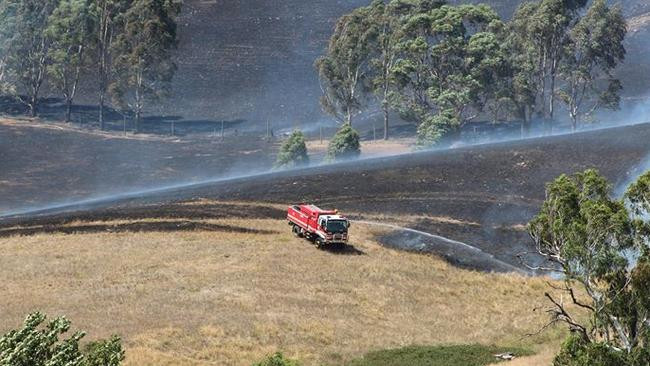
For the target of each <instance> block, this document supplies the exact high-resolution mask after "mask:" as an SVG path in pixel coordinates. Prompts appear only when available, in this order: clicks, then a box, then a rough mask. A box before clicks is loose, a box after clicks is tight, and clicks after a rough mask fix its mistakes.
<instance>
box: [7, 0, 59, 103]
mask: <svg viewBox="0 0 650 366" xmlns="http://www.w3.org/2000/svg"><path fill="white" fill-rule="evenodd" d="M57 4H58V1H57V0H6V1H3V2H2V5H1V6H2V8H1V10H2V11H0V24H2V25H1V26H0V27H1V28H2V29H1V30H0V35H2V36H3V37H4V39H3V40H2V41H0V43H2V45H3V48H4V50H5V51H6V52H7V53H6V54H4V55H3V57H6V59H5V60H4V62H5V63H6V65H7V66H6V67H7V68H8V69H9V74H10V75H11V80H10V81H7V82H9V83H11V84H12V87H11V88H10V89H11V90H13V91H14V92H15V93H16V97H17V98H18V100H20V101H21V102H22V103H24V104H25V105H27V106H28V107H29V110H30V114H31V115H32V116H35V115H36V108H37V103H38V97H39V94H40V92H41V87H42V86H43V83H44V82H45V76H46V69H47V66H48V64H49V63H50V58H49V55H48V54H49V48H50V46H51V43H52V41H51V39H50V38H49V37H48V35H47V33H46V31H45V30H46V28H47V26H48V19H49V16H50V14H52V12H53V11H54V9H55V8H56V7H57Z"/></svg>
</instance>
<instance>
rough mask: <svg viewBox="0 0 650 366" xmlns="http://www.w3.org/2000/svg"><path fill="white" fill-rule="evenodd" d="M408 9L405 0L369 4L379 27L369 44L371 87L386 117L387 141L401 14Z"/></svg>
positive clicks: (385, 130)
mask: <svg viewBox="0 0 650 366" xmlns="http://www.w3.org/2000/svg"><path fill="white" fill-rule="evenodd" d="M404 11H405V6H404V3H403V2H391V3H389V4H388V5H386V4H384V1H382V0H375V1H373V2H372V4H371V5H370V16H371V22H372V24H374V26H375V27H376V36H375V37H373V42H371V44H370V54H371V57H372V58H371V60H370V70H371V71H370V72H369V74H370V78H371V81H370V87H371V89H372V91H373V93H374V94H375V96H376V97H377V100H378V102H379V104H380V106H381V111H382V114H383V118H384V140H388V126H389V121H388V119H389V115H390V110H391V104H394V103H392V102H391V100H392V99H394V96H393V89H394V84H395V82H394V79H393V67H395V64H396V63H397V60H398V59H399V54H400V53H399V47H398V43H399V42H398V41H399V28H400V27H401V24H400V22H401V15H402V12H404Z"/></svg>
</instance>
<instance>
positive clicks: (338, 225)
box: [327, 220, 348, 233]
mask: <svg viewBox="0 0 650 366" xmlns="http://www.w3.org/2000/svg"><path fill="white" fill-rule="evenodd" d="M346 231H348V223H347V221H343V220H328V221H327V232H328V233H344V232H346Z"/></svg>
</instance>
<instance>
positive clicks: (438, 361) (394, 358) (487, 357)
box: [346, 344, 530, 366]
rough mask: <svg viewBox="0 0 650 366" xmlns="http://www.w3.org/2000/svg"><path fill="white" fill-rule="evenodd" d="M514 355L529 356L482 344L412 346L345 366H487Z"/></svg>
mask: <svg viewBox="0 0 650 366" xmlns="http://www.w3.org/2000/svg"><path fill="white" fill-rule="evenodd" d="M505 352H512V353H514V354H515V355H516V356H517V357H520V356H525V355H529V354H530V352H529V351H527V350H522V349H518V348H503V347H495V346H483V345H479V344H469V345H452V346H410V347H405V348H399V349H390V350H383V351H376V352H371V353H368V354H367V355H365V356H364V357H363V358H362V359H358V360H353V361H351V362H349V363H347V364H346V366H402V365H404V366H485V365H491V364H494V363H496V362H497V361H498V360H497V359H496V358H495V357H494V355H495V354H498V353H505Z"/></svg>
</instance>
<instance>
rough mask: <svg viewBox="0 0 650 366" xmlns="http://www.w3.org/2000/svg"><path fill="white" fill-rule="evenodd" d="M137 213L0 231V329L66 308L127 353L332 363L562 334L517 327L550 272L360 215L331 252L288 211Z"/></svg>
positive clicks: (163, 361)
mask: <svg viewBox="0 0 650 366" xmlns="http://www.w3.org/2000/svg"><path fill="white" fill-rule="evenodd" d="M136 221H137V222H138V223H139V225H138V227H139V228H140V230H142V231H141V232H120V233H109V232H101V233H96V232H94V233H89V232H83V230H82V229H81V228H83V227H88V226H92V225H90V224H93V223H88V222H73V223H69V224H66V225H68V226H72V227H74V226H75V225H77V226H78V227H79V228H80V232H77V233H74V234H70V235H65V234H34V235H29V236H22V237H21V236H13V237H6V238H1V239H0V245H1V246H2V248H3V250H2V251H1V252H0V278H2V279H3V281H2V284H0V286H1V287H0V288H1V292H2V296H1V297H0V328H1V329H0V332H4V331H6V330H8V329H10V328H16V327H17V326H18V325H19V324H20V322H21V321H22V319H23V318H24V316H25V314H26V313H28V312H31V311H34V310H41V311H43V312H45V313H47V314H48V315H50V316H56V315H61V314H65V315H66V316H67V317H69V318H70V319H72V320H73V324H74V326H75V327H79V328H81V329H84V330H87V331H88V333H89V334H90V335H92V337H99V338H105V337H107V336H110V335H111V334H120V335H122V336H123V339H124V343H125V346H126V350H127V360H126V365H215V364H217V365H250V364H251V363H253V362H255V361H258V360H260V359H262V358H263V357H264V356H265V355H268V354H272V353H274V352H275V351H278V350H280V351H283V352H284V354H285V355H286V356H288V357H290V358H294V359H298V360H300V361H301V362H302V364H303V365H323V364H325V365H340V364H344V363H346V362H349V361H351V360H353V359H355V358H359V357H362V356H363V355H364V354H366V353H367V352H370V351H373V350H380V349H395V348H400V347H406V346H410V345H413V344H428V345H435V344H475V343H476V344H499V345H503V346H504V347H506V348H507V347H524V348H529V349H531V350H533V351H535V352H538V351H544V352H546V350H551V351H550V352H548V353H549V354H550V355H552V352H553V351H554V350H555V349H557V346H558V345H559V343H560V341H561V338H562V337H563V334H564V333H563V332H562V331H560V330H553V331H551V332H546V333H543V334H542V335H540V336H537V337H533V338H522V337H523V336H524V335H525V334H526V333H530V332H534V331H535V330H537V329H538V328H539V327H540V326H541V325H542V324H543V323H544V321H545V320H546V319H545V318H544V317H543V315H542V314H540V312H533V309H534V308H535V307H539V306H541V305H543V304H545V301H544V299H543V292H544V291H546V290H547V286H546V283H545V281H546V279H542V278H528V277H521V276H518V275H499V274H484V273H476V272H471V271H465V270H460V269H457V268H454V267H451V266H449V265H447V264H446V263H445V262H443V261H441V260H439V259H436V258H433V257H430V256H424V255H418V254H412V253H403V252H398V251H394V250H389V249H385V248H383V247H381V246H380V245H378V244H376V243H375V242H374V240H373V239H372V238H373V237H374V236H373V231H372V230H373V229H372V228H369V227H366V226H364V225H360V224H359V225H354V226H353V231H352V236H353V243H352V244H353V247H351V248H348V249H347V250H345V251H342V252H340V251H339V252H328V251H321V250H317V249H316V248H315V247H313V246H311V245H309V244H308V243H307V242H306V241H304V240H300V239H296V238H294V237H293V236H292V235H291V233H290V231H289V229H288V227H287V225H286V224H285V223H284V222H283V221H276V220H267V219H218V220H200V221H201V222H203V223H205V224H214V225H212V226H209V225H207V226H208V227H219V228H226V229H227V228H228V227H236V228H242V227H244V228H249V229H253V230H257V232H256V231H251V232H244V233H242V232H228V231H227V230H226V231H223V230H221V229H220V231H207V230H203V229H197V230H194V231H173V230H172V231H165V232H161V231H156V230H157V229H156V228H159V227H161V225H160V223H159V221H164V219H147V220H136ZM149 222H150V223H153V224H151V226H150V227H151V230H147V227H148V226H147V223H149ZM116 223H118V222H116ZM102 224H108V225H111V224H112V223H111V222H103V223H102ZM163 226H164V225H163ZM546 359H548V357H546ZM542 362H543V360H542V361H540V362H539V363H528V364H530V365H534V364H540V365H541V364H543V363H542ZM547 363H548V362H547Z"/></svg>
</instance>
